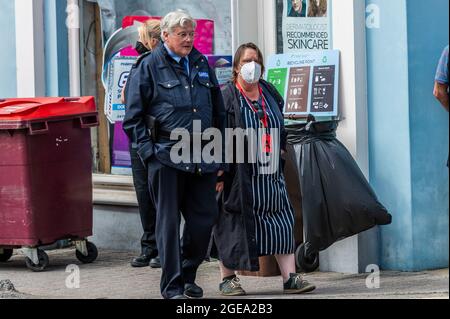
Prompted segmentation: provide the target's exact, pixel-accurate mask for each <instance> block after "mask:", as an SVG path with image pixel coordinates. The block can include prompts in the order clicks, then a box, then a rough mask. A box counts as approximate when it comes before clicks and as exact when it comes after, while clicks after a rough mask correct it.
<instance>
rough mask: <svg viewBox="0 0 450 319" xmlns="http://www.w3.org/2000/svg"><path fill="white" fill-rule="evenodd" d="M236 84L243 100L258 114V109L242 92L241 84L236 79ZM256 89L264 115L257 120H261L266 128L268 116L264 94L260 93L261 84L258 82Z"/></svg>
mask: <svg viewBox="0 0 450 319" xmlns="http://www.w3.org/2000/svg"><path fill="white" fill-rule="evenodd" d="M236 85H237V87H238V89H239V91H240V92H241V94H242V96H243V97H244V98H245V101H246V102H247V104H248V106H250V108H251V109H252V111H253V112H255V113H256V114H258V110H257V109H256V108H255V107H254V106H253V104H252V102H251V101H250V100H249V99H248V97H247V95H246V94H245V93H244V90H243V89H242V86H241V85H240V84H239V82H237V81H236ZM258 89H259V96H261V102H262V109H263V112H264V117H263V118H262V119H261V118H260V119H259V120H260V121H261V123H262V125H263V126H264V128H268V127H269V116H268V115H267V112H266V103H265V100H264V96H263V94H262V89H261V86H260V85H259V84H258Z"/></svg>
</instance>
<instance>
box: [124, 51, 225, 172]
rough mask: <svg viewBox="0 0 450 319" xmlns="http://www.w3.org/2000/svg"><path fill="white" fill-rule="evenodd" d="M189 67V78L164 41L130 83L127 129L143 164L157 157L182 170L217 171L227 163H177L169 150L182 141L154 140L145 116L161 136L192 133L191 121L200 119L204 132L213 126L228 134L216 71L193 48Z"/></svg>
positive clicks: (125, 122)
mask: <svg viewBox="0 0 450 319" xmlns="http://www.w3.org/2000/svg"><path fill="white" fill-rule="evenodd" d="M189 64H190V73H189V75H188V74H187V71H186V70H185V69H184V68H183V67H182V66H181V65H180V64H178V63H177V62H176V61H175V60H174V59H173V58H172V57H170V55H169V53H168V52H167V50H166V48H165V47H164V45H163V44H162V43H161V44H160V45H159V46H158V48H156V50H154V51H153V52H152V54H149V55H146V56H144V57H143V58H142V59H141V60H140V61H139V62H138V63H137V65H136V67H135V69H133V71H132V72H131V74H130V78H129V79H128V83H127V88H126V96H125V97H126V102H127V103H126V104H127V108H126V114H125V119H124V121H123V128H124V130H125V132H126V134H127V135H128V137H129V138H130V140H131V141H132V142H133V143H136V144H137V145H138V154H139V157H140V158H141V160H142V161H143V162H144V163H146V162H147V161H148V160H149V159H150V158H151V157H152V156H153V155H154V156H156V158H157V159H158V160H159V161H160V162H161V163H162V164H164V165H167V166H170V167H173V168H175V169H179V170H182V171H184V172H190V173H194V172H201V173H215V172H217V171H218V170H220V169H224V168H225V165H223V164H220V163H205V162H204V161H203V159H202V160H201V162H200V163H193V160H191V161H190V162H189V163H183V162H182V163H179V164H177V163H173V162H172V160H171V159H170V152H171V149H172V147H173V146H174V145H175V144H177V143H178V141H171V140H170V139H168V138H159V137H156V140H155V138H154V139H153V140H152V139H151V137H150V133H149V131H148V128H147V126H146V121H145V117H146V115H150V116H152V117H154V118H155V120H156V122H157V126H158V130H159V131H161V132H169V133H170V132H171V131H173V130H175V129H179V128H181V129H186V130H187V131H188V132H189V133H190V134H192V133H193V121H194V120H200V121H201V130H202V132H204V131H205V130H206V129H208V128H212V127H215V128H217V129H219V130H220V131H221V132H222V137H223V136H225V132H224V129H225V126H226V124H225V120H226V118H225V109H224V103H223V99H222V94H221V91H220V87H219V84H218V82H217V78H216V76H215V74H214V71H213V70H212V69H211V68H210V67H209V65H208V61H207V59H206V58H205V57H204V56H203V55H202V54H201V53H200V52H199V51H198V50H197V49H195V48H193V49H192V52H191V53H190V54H189ZM222 144H224V143H222ZM191 152H192V147H191ZM197 155H198V154H197ZM191 159H192V154H191Z"/></svg>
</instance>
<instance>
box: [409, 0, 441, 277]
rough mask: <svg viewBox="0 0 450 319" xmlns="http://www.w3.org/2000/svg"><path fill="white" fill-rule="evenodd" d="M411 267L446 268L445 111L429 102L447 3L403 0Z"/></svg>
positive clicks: (431, 0)
mask: <svg viewBox="0 0 450 319" xmlns="http://www.w3.org/2000/svg"><path fill="white" fill-rule="evenodd" d="M407 5H408V7H407V12H408V44H409V45H408V60H409V96H410V98H409V100H410V113H409V115H410V123H411V155H412V156H411V172H412V186H413V187H412V195H413V196H412V198H413V233H414V257H415V258H414V268H415V269H427V268H440V267H448V249H449V246H448V241H449V238H448V231H449V219H448V218H449V216H448V169H447V167H446V162H447V155H448V142H449V141H448V113H447V112H446V111H445V110H444V109H443V108H442V107H441V106H440V104H439V102H438V101H437V100H436V99H435V98H434V96H433V94H432V92H433V85H434V76H435V73H436V66H437V63H438V61H439V57H440V55H441V53H442V50H443V48H444V47H445V46H447V45H448V36H449V34H448V28H449V2H448V0H428V1H423V0H408V1H407Z"/></svg>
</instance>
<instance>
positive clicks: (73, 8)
mask: <svg viewBox="0 0 450 319" xmlns="http://www.w3.org/2000/svg"><path fill="white" fill-rule="evenodd" d="M66 13H67V20H66V25H67V29H68V35H69V85H70V96H80V95H81V75H80V70H81V68H80V6H79V2H78V0H67V8H66Z"/></svg>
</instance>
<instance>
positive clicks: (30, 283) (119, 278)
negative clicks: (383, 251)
mask: <svg viewBox="0 0 450 319" xmlns="http://www.w3.org/2000/svg"><path fill="white" fill-rule="evenodd" d="M48 255H49V258H50V265H49V267H48V269H47V271H45V272H42V273H33V272H31V271H30V270H28V268H26V266H25V257H23V256H21V255H15V256H13V257H12V258H11V260H10V261H9V262H8V263H4V264H0V281H2V280H10V281H11V282H12V284H13V285H14V287H15V290H16V291H12V290H11V289H7V288H0V298H13V299H16V298H24V299H41V298H49V299H54V298H58V299H59V298H62V299H105V298H107V299H159V298H161V296H160V293H159V278H160V274H161V271H160V270H159V269H151V268H149V267H145V268H132V267H131V266H130V264H129V262H130V260H131V259H132V258H133V257H134V256H135V254H133V253H132V252H124V251H105V250H100V251H99V257H98V259H97V261H96V262H95V263H93V264H89V265H83V264H81V263H80V262H79V261H78V260H77V259H76V257H75V251H74V249H66V250H57V251H50V252H48ZM70 265H75V266H70ZM68 266H69V267H68ZM78 270H79V288H77V284H78V280H77V274H78ZM66 271H67V272H66ZM367 276H368V274H363V275H346V274H339V273H324V272H315V273H312V274H308V275H307V276H306V278H307V279H308V280H309V281H310V282H312V283H314V284H315V285H316V286H317V289H316V290H315V291H314V292H313V293H310V294H304V295H283V294H282V283H281V277H266V278H262V277H240V278H241V282H242V285H243V288H244V289H245V290H246V291H247V293H248V295H247V296H246V297H244V298H246V299H252V298H258V299H273V298H286V299H293V298H298V299H343V298H345V299H367V298H370V299H400V298H401V299H404V298H408V299H410V298H412V299H414V298H446V299H448V298H449V270H448V269H442V270H434V271H423V272H416V273H403V272H381V275H380V277H379V279H380V281H379V282H380V286H379V288H378V289H369V288H367V286H366V279H367ZM371 282H372V283H376V280H375V281H371ZM197 283H198V284H199V285H200V286H201V287H203V289H204V292H205V297H206V298H214V299H219V298H223V297H222V296H221V295H220V294H219V292H218V284H219V267H218V265H217V262H205V263H204V264H203V265H202V266H201V268H200V270H199V273H198V280H197ZM0 287H1V286H0ZM239 299H243V298H242V297H239Z"/></svg>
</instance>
